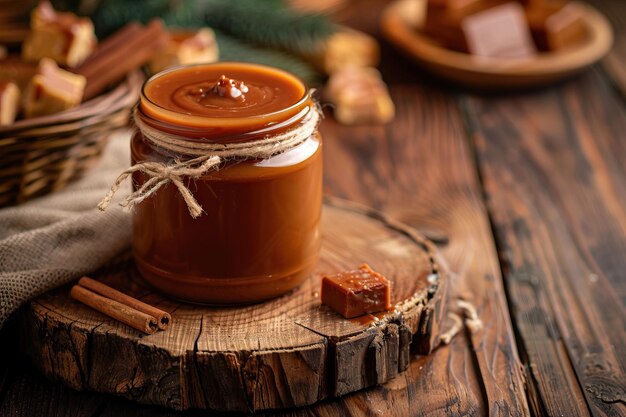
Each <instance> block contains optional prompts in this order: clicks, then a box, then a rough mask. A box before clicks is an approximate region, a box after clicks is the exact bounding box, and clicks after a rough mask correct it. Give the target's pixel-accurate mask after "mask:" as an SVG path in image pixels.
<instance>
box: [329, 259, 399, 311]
mask: <svg viewBox="0 0 626 417" xmlns="http://www.w3.org/2000/svg"><path fill="white" fill-rule="evenodd" d="M322 303H323V304H326V305H327V306H329V307H330V308H332V309H333V310H335V311H336V312H337V313H339V314H341V315H342V316H343V317H345V318H347V319H349V318H352V317H358V316H362V315H363V314H367V313H376V312H379V311H384V310H388V309H389V308H390V306H391V305H390V284H389V281H388V280H387V278H385V277H384V276H382V275H381V274H379V273H378V272H374V271H373V270H372V269H371V268H370V267H369V265H367V264H363V265H361V266H359V268H358V269H354V270H351V271H346V272H340V273H338V274H336V275H330V276H324V277H323V278H322Z"/></svg>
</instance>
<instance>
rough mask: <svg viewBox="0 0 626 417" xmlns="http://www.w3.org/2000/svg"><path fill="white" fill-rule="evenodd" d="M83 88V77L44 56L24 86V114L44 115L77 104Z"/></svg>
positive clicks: (31, 115) (27, 115)
mask: <svg viewBox="0 0 626 417" xmlns="http://www.w3.org/2000/svg"><path fill="white" fill-rule="evenodd" d="M84 89H85V77H83V76H82V75H77V74H72V73H71V72H69V71H65V70H64V69H61V68H59V67H58V66H57V65H56V64H55V63H54V61H52V60H51V59H48V58H44V59H42V60H41V62H40V64H39V70H38V73H37V74H36V75H35V76H34V77H33V79H32V80H31V81H30V83H29V84H28V87H27V88H26V92H25V94H24V116H26V117H36V116H45V115H48V114H54V113H58V112H61V111H63V110H67V109H69V108H72V107H75V106H78V105H79V104H80V101H81V99H82V97H83V91H84Z"/></svg>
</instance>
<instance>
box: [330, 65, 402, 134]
mask: <svg viewBox="0 0 626 417" xmlns="http://www.w3.org/2000/svg"><path fill="white" fill-rule="evenodd" d="M325 97H326V99H327V100H328V101H330V102H331V103H332V104H333V105H334V112H335V118H336V119H337V120H338V121H339V122H340V123H343V124H346V125H351V124H359V123H387V122H389V121H391V119H393V117H394V115H395V106H394V104H393V101H392V100H391V97H390V96H389V91H388V89H387V86H386V85H385V83H384V82H383V80H382V77H381V75H380V72H378V70H376V69H375V68H356V67H353V68H345V69H343V70H341V71H338V72H336V73H334V74H333V75H331V77H330V78H329V79H328V84H326V89H325Z"/></svg>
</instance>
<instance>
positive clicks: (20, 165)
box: [0, 72, 143, 207]
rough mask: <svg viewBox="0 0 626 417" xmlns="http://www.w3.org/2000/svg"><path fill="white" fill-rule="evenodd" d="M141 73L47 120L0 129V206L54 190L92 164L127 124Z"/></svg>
mask: <svg viewBox="0 0 626 417" xmlns="http://www.w3.org/2000/svg"><path fill="white" fill-rule="evenodd" d="M142 81H143V76H142V75H141V73H140V72H134V73H131V74H129V75H128V77H127V78H126V80H125V81H124V82H122V83H120V84H119V85H118V86H117V87H115V88H114V89H113V90H111V91H109V92H107V93H105V94H102V95H100V96H98V97H96V98H94V99H92V100H89V101H87V102H85V103H83V104H81V105H80V106H78V107H76V108H74V109H71V110H68V111H65V112H62V113H59V114H55V115H51V116H45V117H37V118H33V119H27V120H20V121H18V122H16V123H14V124H12V125H10V126H1V127H0V207H4V206H9V205H14V204H20V203H23V202H25V201H27V200H30V199H32V198H34V197H38V196H41V195H44V194H47V193H49V192H52V191H55V190H59V189H61V188H63V187H64V186H65V185H67V184H68V183H69V182H70V181H71V180H72V179H74V178H76V177H78V176H79V175H80V174H81V173H83V172H84V171H85V170H86V169H87V168H89V167H90V166H91V165H93V163H94V162H96V160H97V159H98V157H99V156H100V154H101V152H102V149H103V148H104V146H105V144H106V142H107V140H108V139H109V137H110V135H111V134H112V133H113V132H114V131H115V130H116V129H118V128H120V127H123V126H126V125H127V124H128V117H129V114H130V112H129V109H130V108H131V107H132V106H133V105H134V104H135V102H136V101H137V98H138V96H139V90H140V89H141V83H142Z"/></svg>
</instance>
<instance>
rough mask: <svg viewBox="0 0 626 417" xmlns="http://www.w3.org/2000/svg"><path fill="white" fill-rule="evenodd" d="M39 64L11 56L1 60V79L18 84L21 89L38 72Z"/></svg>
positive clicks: (24, 87) (23, 88) (22, 89)
mask: <svg viewBox="0 0 626 417" xmlns="http://www.w3.org/2000/svg"><path fill="white" fill-rule="evenodd" d="M37 68H38V65H37V64H35V63H34V62H24V61H22V60H21V59H19V58H18V57H14V56H9V57H7V58H6V59H1V60H0V81H11V82H14V83H16V84H17V86H18V87H19V88H20V90H21V91H24V90H25V89H26V86H27V85H28V83H29V82H30V80H31V79H32V78H33V76H34V75H35V74H37Z"/></svg>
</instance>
